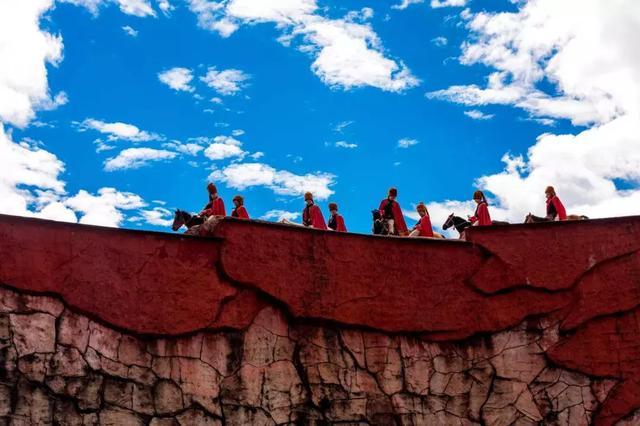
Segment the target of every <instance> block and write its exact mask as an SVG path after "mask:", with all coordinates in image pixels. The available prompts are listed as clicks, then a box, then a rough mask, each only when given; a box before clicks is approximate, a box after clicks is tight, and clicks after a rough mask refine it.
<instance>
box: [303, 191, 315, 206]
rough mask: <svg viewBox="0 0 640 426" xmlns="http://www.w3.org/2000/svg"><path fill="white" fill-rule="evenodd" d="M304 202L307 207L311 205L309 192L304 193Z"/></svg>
mask: <svg viewBox="0 0 640 426" xmlns="http://www.w3.org/2000/svg"><path fill="white" fill-rule="evenodd" d="M304 202H305V203H307V205H311V204H313V194H312V193H310V192H305V194H304Z"/></svg>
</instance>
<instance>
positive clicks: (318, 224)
mask: <svg viewBox="0 0 640 426" xmlns="http://www.w3.org/2000/svg"><path fill="white" fill-rule="evenodd" d="M304 201H305V203H307V206H306V207H305V208H304V210H303V211H302V224H303V225H304V226H310V227H312V228H316V229H323V230H326V229H327V225H326V223H325V221H324V216H322V211H320V207H318V206H316V205H315V204H314V203H313V194H311V193H310V192H307V193H305V194H304Z"/></svg>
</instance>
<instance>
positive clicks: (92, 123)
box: [74, 118, 164, 142]
mask: <svg viewBox="0 0 640 426" xmlns="http://www.w3.org/2000/svg"><path fill="white" fill-rule="evenodd" d="M74 124H76V126H77V128H78V130H79V131H81V132H85V131H87V130H96V131H98V132H100V133H102V134H105V135H107V140H109V141H117V140H126V141H131V142H147V141H154V140H164V137H162V136H161V135H158V134H157V133H151V132H147V131H144V130H140V129H139V128H138V127H136V126H134V125H133V124H127V123H121V122H114V123H107V122H104V121H101V120H96V119H94V118H87V119H85V120H84V121H82V122H81V123H78V122H75V123H74Z"/></svg>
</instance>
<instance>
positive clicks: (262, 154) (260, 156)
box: [249, 151, 264, 160]
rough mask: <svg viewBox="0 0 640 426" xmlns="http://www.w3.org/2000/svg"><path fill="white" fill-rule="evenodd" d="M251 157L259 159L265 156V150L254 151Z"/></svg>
mask: <svg viewBox="0 0 640 426" xmlns="http://www.w3.org/2000/svg"><path fill="white" fill-rule="evenodd" d="M249 157H251V158H253V159H254V160H257V159H259V158H262V157H264V152H262V151H258V152H254V153H253V154H251V155H250V156H249Z"/></svg>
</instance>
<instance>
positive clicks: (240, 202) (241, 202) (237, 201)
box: [233, 195, 244, 207]
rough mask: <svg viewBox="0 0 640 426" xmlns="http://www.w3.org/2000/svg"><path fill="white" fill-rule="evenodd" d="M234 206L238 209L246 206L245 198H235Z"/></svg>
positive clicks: (239, 196) (238, 196) (240, 196)
mask: <svg viewBox="0 0 640 426" xmlns="http://www.w3.org/2000/svg"><path fill="white" fill-rule="evenodd" d="M233 204H234V205H235V206H236V207H240V206H242V205H244V198H242V195H236V196H235V197H233Z"/></svg>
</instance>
